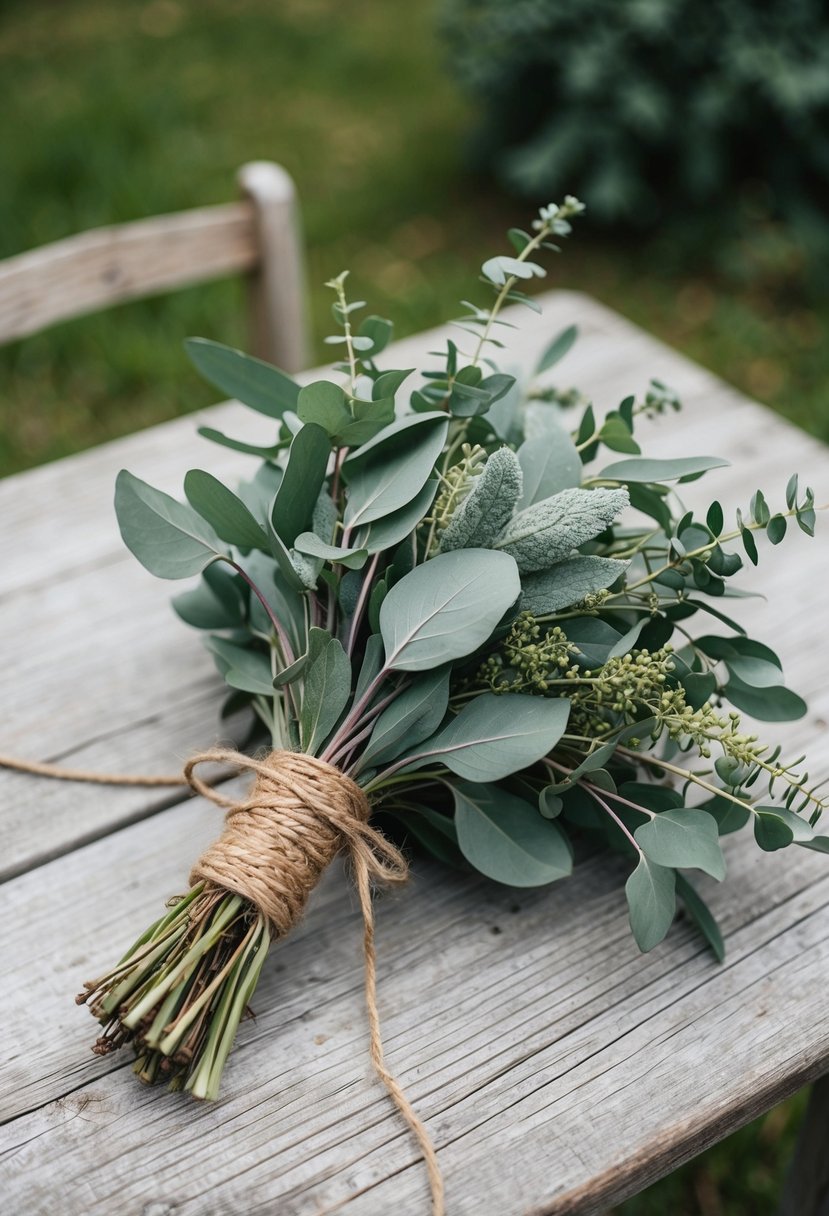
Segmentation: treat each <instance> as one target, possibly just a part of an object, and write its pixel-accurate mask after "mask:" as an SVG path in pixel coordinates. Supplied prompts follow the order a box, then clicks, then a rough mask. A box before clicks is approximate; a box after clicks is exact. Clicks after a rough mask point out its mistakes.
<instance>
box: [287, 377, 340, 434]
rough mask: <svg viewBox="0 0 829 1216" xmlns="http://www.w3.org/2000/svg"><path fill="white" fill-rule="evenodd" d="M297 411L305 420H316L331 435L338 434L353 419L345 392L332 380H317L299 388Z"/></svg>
mask: <svg viewBox="0 0 829 1216" xmlns="http://www.w3.org/2000/svg"><path fill="white" fill-rule="evenodd" d="M296 412H297V414H298V416H299V417H300V418H301V419H302V421H303V422H314V423H316V424H317V425H318V426H321V427H322V429H323V430H324V431H325V432H326V434H327V435H329V436H332V437H333V436H334V435H337V434H338V433H339V432H340V431H341V430H342V429H343V427H346V426H348V425H349V423H350V422H351V421H352V417H351V413H350V411H349V408H348V405H347V404H346V399H345V393H344V392H343V390H342V389H341V388H340V386H339V384H334V383H333V382H332V381H331V380H315V381H314V382H313V383H312V384H305V385H303V387H302V388H301V389H300V390H299V396H298V398H297V402H296Z"/></svg>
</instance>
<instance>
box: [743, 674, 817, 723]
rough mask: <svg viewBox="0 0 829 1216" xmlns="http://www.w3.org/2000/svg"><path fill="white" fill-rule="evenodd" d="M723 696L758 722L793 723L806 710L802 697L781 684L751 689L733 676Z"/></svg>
mask: <svg viewBox="0 0 829 1216" xmlns="http://www.w3.org/2000/svg"><path fill="white" fill-rule="evenodd" d="M725 695H726V696H727V697H728V700H729V701H730V702H731V703H732V705H735V706H736V707H737V709H741V710H743V712H744V713H747V714H750V715H751V717H752V718H757V719H758V720H759V721H760V722H793V721H796V720H797V719H798V718H802V717H803V715H804V714H805V713H806V711H807V709H808V706H807V705H806V702H805V701H804V700H803V698H802V697H799V696H798V695H797V693H796V692H792V691H791V689H788V688H784V687H783V686H782V684H778V685H775V686H773V687H764V688H753V687H752V686H751V685H750V684H745V683H744V682H743V681H742V680H740V679H739V678H738V677H737V676H736V675H734V674H732V675H731V678H730V679H729V681H728V683H727V684H726V686H725Z"/></svg>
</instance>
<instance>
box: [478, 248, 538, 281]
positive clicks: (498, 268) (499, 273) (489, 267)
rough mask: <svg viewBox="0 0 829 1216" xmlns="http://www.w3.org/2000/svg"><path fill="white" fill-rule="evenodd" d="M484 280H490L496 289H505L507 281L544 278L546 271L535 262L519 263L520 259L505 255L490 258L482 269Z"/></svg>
mask: <svg viewBox="0 0 829 1216" xmlns="http://www.w3.org/2000/svg"><path fill="white" fill-rule="evenodd" d="M481 272H482V274H483V276H484V278H486V279H489V281H490V283H494V284H495V286H496V287H503V285H504V284H505V283H506V281H507V279H508V278H510V277H514V278H516V279H532V278H543V277H544V275H545V274H546V271H545V270H544V269H543V267H541V266H537V265H536V264H535V262H519V260H518V258H511V257H507V256H506V255H504V254H501V255H499V256H498V257H494V258H489V259H488V260H487V261H486V262H484V264H483V266H482V267H481Z"/></svg>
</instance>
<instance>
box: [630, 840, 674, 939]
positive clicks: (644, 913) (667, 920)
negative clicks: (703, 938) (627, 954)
mask: <svg viewBox="0 0 829 1216" xmlns="http://www.w3.org/2000/svg"><path fill="white" fill-rule="evenodd" d="M625 895H626V896H627V901H628V912H629V915H630V927H631V930H632V932H633V936H634V938H635V940H636V944H637V946H638V947H639V949H640V950H641V951H642V952H643V953H647V951H648V950H652V949H653V948H654V946H656V945H658V944H659V942H661V941H662V939H663V937H664V936H665V934H666V933H667V932H668V930H669V929H670V927H671V924H672V923H673V919H674V915H675V912H676V878H675V874H674V871H673V870H672V869H668V868H667V867H665V866H660V865H657V864H656V863H655V862H652V861H650V860H649V859H648V858H647V857H645V856H642V857H640V859H639V864H638V865H637V867H636V869H635V870H634V871H633V873H632V874H631V876H630V878H629V879H628V880H627V883H626V884H625Z"/></svg>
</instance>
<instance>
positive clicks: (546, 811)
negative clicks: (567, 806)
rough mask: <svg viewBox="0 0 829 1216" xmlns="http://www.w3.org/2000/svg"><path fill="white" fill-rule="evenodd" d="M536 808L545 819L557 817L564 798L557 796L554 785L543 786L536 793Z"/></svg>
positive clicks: (561, 809) (562, 806) (562, 807)
mask: <svg viewBox="0 0 829 1216" xmlns="http://www.w3.org/2000/svg"><path fill="white" fill-rule="evenodd" d="M538 809H539V811H540V812H541V814H542V815H543V816H544V818H545V819H558V817H559V815H560V814H561V812H562V811H563V810H564V799H563V798H560V797H559V796H558V794H557V793H556V792H555V788H554V786H552V785H545V786H544V789H543V790H542V791H541V792H540V794H539V795H538Z"/></svg>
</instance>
